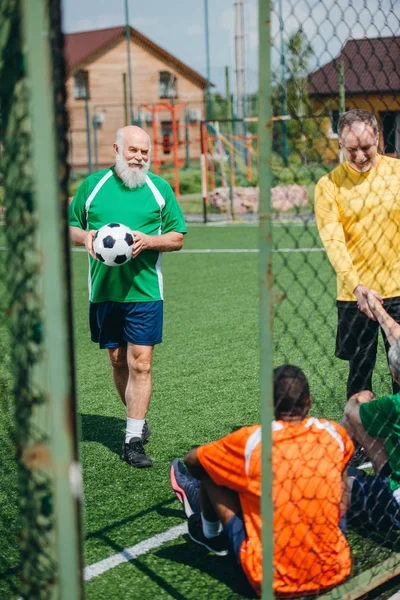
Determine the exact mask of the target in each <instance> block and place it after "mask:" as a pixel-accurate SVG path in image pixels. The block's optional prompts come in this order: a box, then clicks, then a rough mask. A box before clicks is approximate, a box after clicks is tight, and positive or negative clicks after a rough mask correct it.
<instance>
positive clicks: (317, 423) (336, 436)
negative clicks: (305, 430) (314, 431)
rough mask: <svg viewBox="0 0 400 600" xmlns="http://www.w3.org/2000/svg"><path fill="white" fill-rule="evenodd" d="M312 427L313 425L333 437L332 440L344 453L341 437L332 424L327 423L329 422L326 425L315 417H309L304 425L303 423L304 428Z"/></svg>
mask: <svg viewBox="0 0 400 600" xmlns="http://www.w3.org/2000/svg"><path fill="white" fill-rule="evenodd" d="M312 425H315V426H316V427H317V428H318V429H325V431H327V432H328V433H329V434H330V435H331V436H332V437H333V439H334V440H336V441H337V443H338V444H339V448H340V449H341V451H342V452H344V442H343V439H342V436H341V435H340V433H339V432H338V431H337V430H336V429H335V428H334V426H333V425H332V423H329V421H327V422H326V423H323V422H322V421H320V420H319V419H316V418H315V417H310V418H309V419H307V421H306V423H304V427H311V426H312Z"/></svg>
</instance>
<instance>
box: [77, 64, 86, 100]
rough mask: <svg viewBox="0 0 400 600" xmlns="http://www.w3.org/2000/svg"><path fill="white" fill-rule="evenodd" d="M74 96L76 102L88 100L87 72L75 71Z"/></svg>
mask: <svg viewBox="0 0 400 600" xmlns="http://www.w3.org/2000/svg"><path fill="white" fill-rule="evenodd" d="M74 96H75V99H76V100H82V99H85V98H86V96H87V97H88V98H89V73H88V71H82V70H81V71H77V72H76V73H75V78H74Z"/></svg>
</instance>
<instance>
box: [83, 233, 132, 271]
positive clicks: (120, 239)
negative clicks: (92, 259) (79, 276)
mask: <svg viewBox="0 0 400 600" xmlns="http://www.w3.org/2000/svg"><path fill="white" fill-rule="evenodd" d="M134 239H135V236H134V235H133V233H132V231H131V230H130V229H129V227H126V226H125V225H121V223H109V224H108V225H104V226H103V227H101V228H100V229H99V230H98V231H96V235H95V236H94V240H93V250H94V253H95V254H96V256H97V258H98V259H99V261H100V262H102V263H104V264H105V265H108V266H109V267H120V266H121V265H124V264H125V263H126V262H128V260H130V259H131V258H132V246H133V240H134Z"/></svg>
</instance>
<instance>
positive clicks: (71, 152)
mask: <svg viewBox="0 0 400 600" xmlns="http://www.w3.org/2000/svg"><path fill="white" fill-rule="evenodd" d="M69 161H70V169H71V170H70V177H71V179H72V180H75V167H74V143H73V140H72V130H71V129H70V130H69Z"/></svg>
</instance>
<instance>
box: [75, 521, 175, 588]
mask: <svg viewBox="0 0 400 600" xmlns="http://www.w3.org/2000/svg"><path fill="white" fill-rule="evenodd" d="M185 533H187V523H182V524H181V525H176V526H175V527H171V529H168V530H167V531H164V533H158V534H157V535H154V536H153V537H151V538H149V539H148V540H144V541H143V542H139V544H135V545H134V546H131V547H130V548H126V549H125V550H122V552H118V554H113V555H112V556H109V557H108V558H104V559H103V560H99V562H96V563H93V564H92V565H88V566H87V567H85V570H84V579H85V581H90V580H91V579H93V578H94V577H97V576H98V575H102V574H103V573H105V572H106V571H109V570H110V569H114V567H118V565H121V564H122V563H126V562H130V561H131V560H135V558H138V556H142V554H146V552H149V551H150V550H154V549H155V548H159V546H162V545H163V544H166V543H167V542H171V541H172V540H175V539H176V538H178V537H180V536H181V535H184V534H185Z"/></svg>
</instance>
